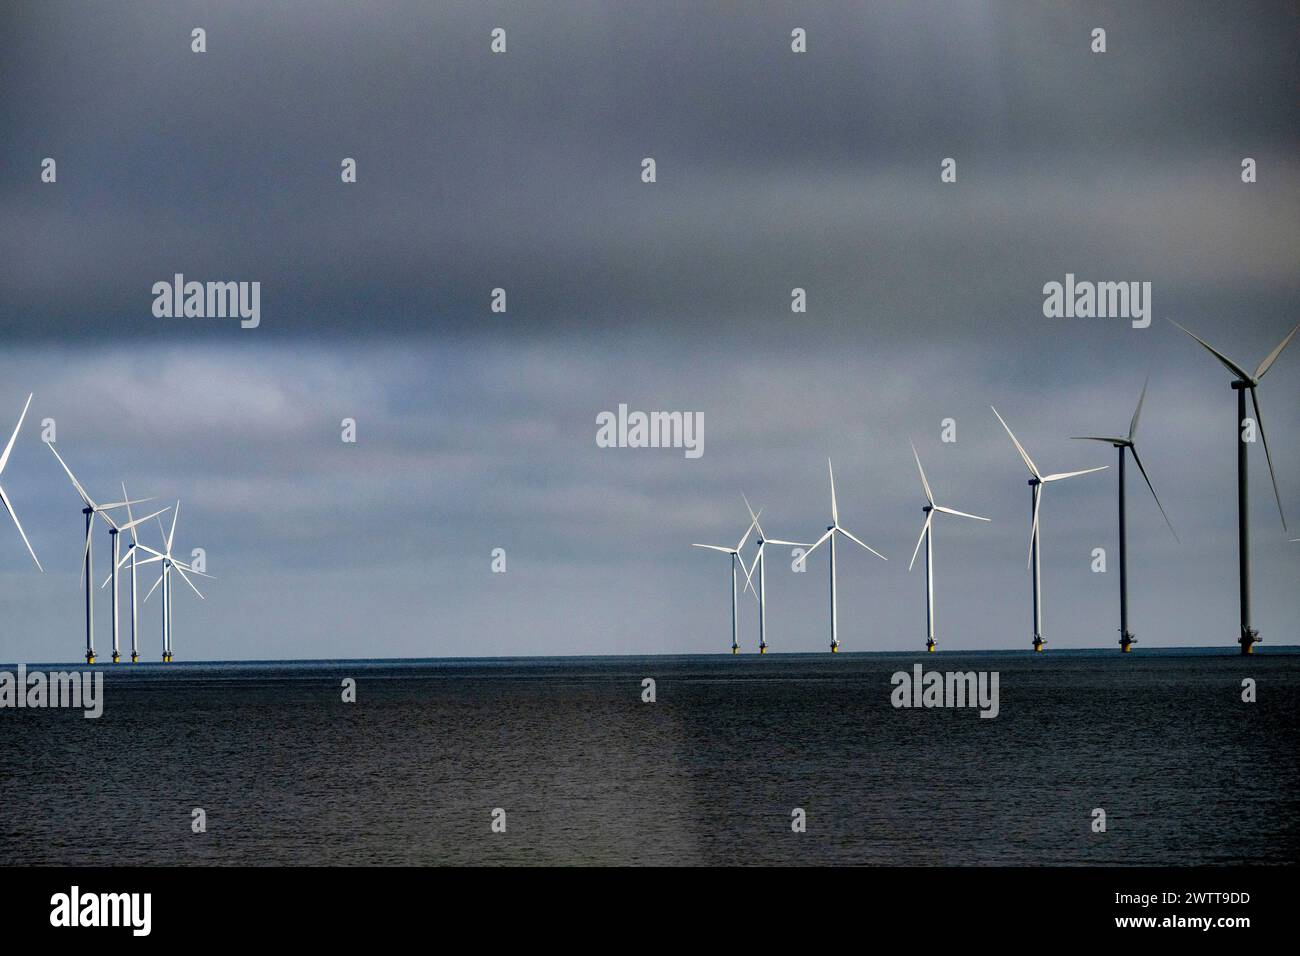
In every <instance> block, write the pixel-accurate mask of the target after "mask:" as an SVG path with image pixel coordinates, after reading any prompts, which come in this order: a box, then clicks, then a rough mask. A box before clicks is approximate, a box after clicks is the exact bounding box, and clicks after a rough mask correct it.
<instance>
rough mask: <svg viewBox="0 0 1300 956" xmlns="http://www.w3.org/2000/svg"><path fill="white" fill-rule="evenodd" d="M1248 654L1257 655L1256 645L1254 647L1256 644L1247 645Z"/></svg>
mask: <svg viewBox="0 0 1300 956" xmlns="http://www.w3.org/2000/svg"><path fill="white" fill-rule="evenodd" d="M1246 653H1247V654H1254V653H1255V645H1254V644H1247V645H1246Z"/></svg>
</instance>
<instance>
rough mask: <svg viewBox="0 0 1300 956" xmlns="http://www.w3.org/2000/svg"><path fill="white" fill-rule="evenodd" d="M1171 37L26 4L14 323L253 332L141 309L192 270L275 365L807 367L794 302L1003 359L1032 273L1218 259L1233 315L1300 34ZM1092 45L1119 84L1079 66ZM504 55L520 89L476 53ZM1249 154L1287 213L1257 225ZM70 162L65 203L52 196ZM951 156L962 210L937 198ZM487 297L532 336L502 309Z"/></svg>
mask: <svg viewBox="0 0 1300 956" xmlns="http://www.w3.org/2000/svg"><path fill="white" fill-rule="evenodd" d="M1170 16H1171V12H1170V9H1169V8H1162V7H1160V6H1159V5H1147V6H1143V7H1142V8H1140V9H1132V8H1130V7H1129V6H1127V5H1116V6H1113V7H1109V8H1103V9H1101V10H1097V9H1094V8H1088V7H1069V8H1058V7H1056V6H1046V5H1045V6H1042V7H1036V6H1031V5H1025V4H978V3H970V4H957V5H954V4H949V3H944V4H925V3H898V4H886V5H871V6H870V7H866V6H865V5H861V4H824V5H813V6H809V5H804V4H798V5H785V6H782V5H778V4H763V5H751V6H746V7H743V8H742V7H731V6H728V5H725V4H712V5H700V4H677V5H672V4H654V5H648V6H647V8H645V9H642V10H637V9H631V8H630V7H629V5H626V4H590V3H581V4H538V5H528V6H526V7H517V6H515V5H504V4H502V5H492V4H477V3H476V4H455V5H446V4H442V5H428V4H396V5H394V4H368V5H367V6H366V8H365V10H364V11H360V10H356V9H354V8H353V7H352V6H350V5H339V4H332V5H331V4H278V5H264V4H247V5H230V4H226V5H220V6H216V7H213V6H209V5H206V4H195V5H185V4H179V5H166V6H155V5H148V4H131V5H103V4H95V5H85V6H78V5H60V6H57V7H51V6H30V7H23V8H21V9H20V10H19V11H18V12H16V13H13V14H11V22H10V27H9V29H7V30H6V31H4V36H3V38H2V39H0V44H3V50H2V51H0V52H3V54H4V55H3V57H0V62H3V64H4V66H3V67H0V69H3V70H4V74H3V79H4V83H3V86H4V89H5V94H4V95H5V99H6V105H7V107H8V109H6V111H5V112H4V114H3V115H4V116H5V117H6V119H4V120H3V121H0V122H3V126H0V133H2V134H3V135H2V136H0V139H2V140H3V141H4V142H5V143H6V144H8V147H9V148H8V149H7V151H6V157H7V161H6V164H5V173H6V176H5V180H4V184H3V186H0V206H3V208H4V211H5V220H6V223H7V228H6V230H5V231H4V238H3V240H0V241H2V242H3V248H0V252H3V260H4V263H5V265H4V266H3V268H4V270H5V282H4V284H3V285H4V288H3V292H2V293H0V311H3V313H4V318H5V321H6V324H7V325H8V326H9V327H10V329H11V331H12V330H15V329H16V330H18V331H20V332H21V333H22V334H24V335H25V336H29V337H33V338H38V339H40V338H59V337H64V336H67V335H76V336H78V337H84V336H87V335H89V336H97V335H102V336H119V335H124V334H136V335H145V336H166V337H174V336H177V335H183V334H186V333H198V334H215V335H223V336H224V335H229V334H231V330H230V328H229V327H220V326H216V327H214V326H213V325H212V324H210V323H177V322H175V321H173V322H170V323H169V324H167V325H165V326H164V325H162V324H161V323H160V320H157V319H154V318H153V317H152V316H151V315H150V313H149V304H150V302H151V295H150V294H149V288H150V287H151V285H152V283H153V282H154V281H157V280H160V279H168V278H170V277H171V275H172V274H173V273H175V272H178V271H179V272H183V273H185V274H186V275H188V276H190V277H192V278H200V279H207V278H217V279H219V278H242V279H257V280H260V281H261V282H262V283H263V289H264V296H265V298H264V310H265V316H266V321H265V326H264V329H263V334H267V335H277V334H281V333H295V334H310V335H316V334H355V333H357V332H358V331H359V330H364V332H365V333H366V334H385V333H391V334H401V333H404V332H421V333H424V332H444V333H445V332H448V331H452V332H461V333H483V334H487V335H490V336H497V335H505V334H510V335H516V334H529V333H533V332H536V333H540V334H547V332H548V331H549V330H551V329H562V330H564V331H565V332H566V333H570V334H572V333H577V332H581V331H584V330H604V331H609V330H617V329H621V328H626V327H628V326H633V327H638V328H646V327H651V328H657V327H662V326H664V325H672V326H694V325H698V324H700V323H707V324H709V325H711V326H714V327H716V328H719V329H721V330H727V331H731V332H733V333H735V334H738V335H740V334H743V335H748V334H750V333H751V332H753V331H754V328H753V327H754V326H755V324H757V325H758V326H759V333H760V334H761V335H762V336H764V337H775V338H776V339H778V340H779V341H785V340H787V339H788V336H786V335H782V333H781V332H780V331H779V330H777V329H774V328H773V326H774V325H775V324H776V323H778V322H779V321H780V319H781V317H782V314H783V312H784V313H785V314H786V315H788V312H786V311H785V305H786V303H787V301H788V296H789V290H790V288H791V287H793V286H795V285H801V286H804V287H807V288H809V289H810V293H811V295H812V296H813V301H814V303H815V305H816V308H815V309H814V310H813V312H812V313H811V315H810V317H809V322H810V323H811V325H812V327H813V328H815V329H817V330H819V331H821V332H824V333H827V334H836V335H837V336H838V335H839V334H841V333H844V332H846V331H847V332H849V333H850V334H851V333H852V330H853V329H854V327H855V326H856V325H858V324H859V323H860V322H861V321H863V316H866V317H867V318H868V320H869V321H870V322H871V323H872V324H873V325H874V326H876V327H877V328H883V329H888V330H889V331H890V332H896V331H897V330H898V329H899V326H900V325H909V324H910V323H911V322H913V321H915V320H916V318H917V317H918V316H919V317H920V318H921V319H922V320H924V319H926V318H930V319H934V320H938V321H942V322H948V321H949V318H948V317H949V316H950V315H951V314H952V313H954V312H958V311H960V312H963V313H965V314H966V315H967V316H969V317H970V318H969V321H968V322H967V323H963V324H964V325H967V326H975V327H988V326H993V327H1001V328H1007V327H1008V326H1014V325H1015V324H1017V323H1015V320H1014V319H1011V318H1008V317H1007V313H1008V305H1011V306H1012V307H1013V309H1014V310H1019V311H1025V310H1029V311H1032V310H1033V309H1034V307H1035V305H1036V302H1037V299H1038V291H1037V290H1038V288H1039V287H1040V286H1041V283H1042V281H1045V280H1044V279H1043V278H1042V276H1043V275H1046V276H1048V277H1050V276H1054V275H1057V274H1058V273H1062V272H1063V271H1065V269H1067V268H1076V267H1077V268H1089V267H1094V266H1095V267H1097V268H1100V269H1105V268H1111V269H1114V268H1123V267H1132V268H1135V269H1142V270H1144V271H1143V277H1144V278H1146V277H1150V278H1152V279H1153V280H1156V281H1160V280H1164V283H1163V288H1164V289H1168V288H1169V286H1171V285H1174V284H1178V285H1182V286H1186V285H1187V284H1188V283H1189V281H1190V280H1191V279H1192V278H1193V277H1194V276H1197V275H1199V274H1201V267H1202V266H1203V265H1204V264H1205V263H1206V262H1207V261H1215V262H1220V263H1221V262H1223V261H1224V260H1229V261H1230V262H1231V263H1233V264H1231V265H1229V266H1228V268H1229V269H1230V272H1231V274H1229V275H1228V276H1226V277H1225V278H1226V279H1227V280H1228V281H1230V282H1232V283H1233V284H1234V286H1235V287H1237V288H1238V289H1240V288H1244V287H1247V286H1249V287H1250V288H1252V289H1254V290H1256V291H1258V290H1260V289H1261V288H1269V287H1271V288H1274V289H1276V288H1278V287H1282V288H1283V289H1284V290H1286V291H1288V292H1290V291H1294V269H1293V268H1292V266H1293V264H1294V262H1295V259H1296V255H1297V252H1300V250H1298V249H1297V247H1296V243H1295V236H1294V231H1293V230H1290V229H1289V228H1288V227H1289V226H1290V224H1291V223H1293V222H1294V221H1295V219H1296V215H1297V213H1298V212H1300V175H1298V174H1297V168H1296V165H1295V162H1294V159H1293V157H1294V154H1295V146H1296V129H1297V124H1296V122H1295V121H1296V119H1297V112H1296V110H1297V106H1296V104H1297V102H1298V100H1297V96H1296V93H1297V92H1298V90H1297V87H1296V76H1295V73H1296V71H1295V59H1294V48H1293V43H1292V42H1290V38H1293V37H1294V34H1295V27H1296V23H1295V14H1294V11H1293V10H1291V9H1288V8H1286V7H1284V6H1280V5H1267V4H1266V5H1261V6H1258V7H1253V8H1252V7H1246V6H1234V7H1232V8H1218V9H1217V10H1212V11H1211V10H1201V11H1199V12H1198V14H1197V16H1195V17H1191V16H1188V17H1185V18H1182V19H1181V20H1180V23H1179V29H1178V30H1177V31H1171V30H1170V29H1169V28H1168V22H1169V17H1170ZM794 24H797V25H800V26H803V27H806V28H807V29H808V31H809V36H810V41H809V42H810V52H809V53H808V54H807V55H805V56H801V57H797V56H794V55H792V54H791V53H790V52H789V49H788V42H789V30H790V27H791V26H792V25H794ZM1097 24H1104V25H1105V26H1106V27H1107V28H1108V30H1109V43H1110V52H1108V53H1107V54H1105V55H1104V56H1096V55H1093V54H1091V53H1090V52H1089V51H1088V49H1087V39H1088V31H1089V30H1090V29H1091V27H1092V26H1094V25H1097ZM195 25H203V26H204V27H205V28H206V29H207V31H208V37H209V52H208V53H206V54H203V55H196V54H193V53H191V52H190V51H189V40H188V38H189V31H190V29H191V28H192V27H193V26H195ZM496 25H502V26H505V27H506V28H507V30H508V31H509V42H510V52H509V53H508V54H507V55H505V56H498V57H494V56H491V55H490V54H488V53H487V39H488V37H487V34H488V30H489V29H490V28H491V27H492V26H496ZM1247 154H1249V155H1255V156H1256V157H1257V158H1259V159H1260V160H1261V162H1262V163H1263V164H1264V172H1263V173H1262V176H1263V177H1265V178H1266V179H1267V180H1269V181H1270V182H1271V184H1272V191H1271V193H1270V196H1269V197H1268V198H1267V199H1266V198H1265V197H1263V196H1259V195H1256V196H1252V197H1250V198H1247V199H1246V200H1245V201H1243V200H1242V198H1241V197H1240V195H1239V194H1240V192H1241V190H1240V183H1239V182H1237V179H1236V173H1235V170H1236V165H1237V163H1238V162H1239V160H1240V157H1241V156H1242V155H1247ZM47 155H50V156H54V157H56V158H57V159H58V161H59V163H60V167H59V169H60V182H59V184H58V186H57V187H49V186H45V185H43V184H41V183H39V181H38V179H37V169H38V163H39V160H40V158H42V157H44V156H47ZM647 155H650V156H654V157H655V158H656V160H657V161H658V163H659V177H660V181H659V182H658V183H656V184H655V185H653V186H645V185H643V184H641V183H640V182H639V180H638V172H639V165H638V164H639V162H640V159H641V158H642V157H643V156H647ZM344 156H352V157H356V158H357V160H358V162H359V164H360V181H359V182H358V183H357V184H356V185H355V186H348V187H345V186H343V185H342V184H341V183H340V182H339V179H338V172H339V161H340V159H341V158H342V157H344ZM944 156H954V157H956V158H958V162H959V173H960V183H961V185H960V187H959V188H957V189H953V188H951V187H944V186H942V185H941V184H939V182H938V175H937V174H938V161H939V159H941V158H942V157H944ZM1258 192H1262V191H1257V193H1258ZM495 286H504V287H506V288H507V290H508V291H509V292H510V294H511V314H510V317H509V319H508V320H501V319H497V320H493V319H492V317H491V316H490V314H489V313H488V312H487V297H488V290H490V289H491V288H493V287H495ZM1167 294H1168V293H1166V295H1167ZM88 317H92V318H89V319H88ZM764 318H766V319H767V320H768V321H766V322H764V321H763V320H764ZM164 321H165V320H164Z"/></svg>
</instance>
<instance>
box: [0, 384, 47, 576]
mask: <svg viewBox="0 0 1300 956" xmlns="http://www.w3.org/2000/svg"><path fill="white" fill-rule="evenodd" d="M32 394H33V393H28V395H27V404H26V405H24V406H23V413H22V414H21V415H19V416H18V424H17V425H15V426H14V432H13V434H12V435H10V436H9V444H7V445H5V450H4V453H3V454H0V475H3V474H4V470H5V465H7V464H9V453H10V452H12V451H13V450H14V442H16V441H17V440H18V433H19V432H20V431H21V430H22V427H23V421H24V420H26V418H27V409H29V408H30V407H31V404H32ZM0 503H3V504H4V506H5V511H7V512H9V517H10V518H13V519H14V527H16V528H17V529H18V534H19V535H21V536H22V539H23V544H25V545H27V553H28V554H30V555H31V556H32V560H33V561H35V562H36V567H37V569H38V570H39V571H41V572H42V573H44V572H45V569H44V568H42V567H41V562H40V559H39V558H37V557H36V552H35V551H33V550H32V543H31V542H30V541H28V540H27V532H26V531H24V530H23V526H22V523H21V522H20V521H19V520H18V512H16V511H14V506H13V503H12V502H11V501H10V500H9V495H7V494H6V493H5V490H4V486H3V485H0Z"/></svg>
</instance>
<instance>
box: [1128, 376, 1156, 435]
mask: <svg viewBox="0 0 1300 956" xmlns="http://www.w3.org/2000/svg"><path fill="white" fill-rule="evenodd" d="M1150 384H1151V374H1150V373H1149V372H1148V373H1147V379H1146V381H1145V382H1143V383H1142V394H1141V395H1139V396H1138V407H1137V410H1136V411H1135V412H1133V420H1132V421H1131V422H1129V423H1128V440H1129V441H1132V440H1133V435H1134V433H1136V432H1137V427H1138V418H1139V417H1140V416H1141V414H1142V403H1143V402H1145V401H1146V400H1147V386H1148V385H1150Z"/></svg>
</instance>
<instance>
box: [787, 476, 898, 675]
mask: <svg viewBox="0 0 1300 956" xmlns="http://www.w3.org/2000/svg"><path fill="white" fill-rule="evenodd" d="M826 468H827V470H828V471H830V475H831V523H830V525H828V526H827V528H826V533H825V534H824V535H822V536H821V537H820V538H818V539H817V543H816V544H814V545H813V546H812V547H811V548H809V549H808V554H805V555H804V559H805V560H807V558H808V555H810V554H812V553H813V552H814V551H816V550H817V549H818V548H819V547H821V545H822V542H823V541H829V542H830V543H831V552H830V567H831V653H832V654H834V653H835V652H836V651H838V650H839V649H840V639H839V610H838V608H837V606H836V603H835V536H836V535H837V534H842V535H844V537H846V538H848V539H849V540H850V541H852V542H853V543H854V544H857V545H860V546H861V547H863V548H866V549H867V550H868V551H870V552H871V553H872V554H874V555H875V556H876V557H878V558H879V559H880V560H881V561H888V560H889V559H888V558H886V557H885V556H884V555H883V554H881V553H880V552H879V551H877V550H876V549H875V548H873V547H871V546H870V545H868V544H863V542H862V541H860V540H858V539H857V538H856V537H854V536H853V534H852V533H850V532H848V531H846V530H845V529H843V528H841V527H840V510H839V507H838V506H837V505H836V503H835V469H834V468H832V467H831V460H830V459H829V458H827V459H826Z"/></svg>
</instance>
